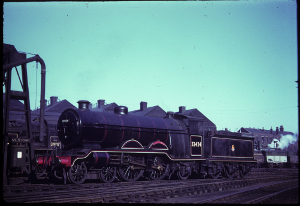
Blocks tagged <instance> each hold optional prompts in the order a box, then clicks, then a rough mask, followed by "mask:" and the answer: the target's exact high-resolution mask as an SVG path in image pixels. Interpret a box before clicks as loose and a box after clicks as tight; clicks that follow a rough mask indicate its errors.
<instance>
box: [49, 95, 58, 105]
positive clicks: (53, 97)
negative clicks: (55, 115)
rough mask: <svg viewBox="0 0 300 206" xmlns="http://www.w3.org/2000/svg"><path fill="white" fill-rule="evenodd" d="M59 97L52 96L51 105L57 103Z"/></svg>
mask: <svg viewBox="0 0 300 206" xmlns="http://www.w3.org/2000/svg"><path fill="white" fill-rule="evenodd" d="M57 99H58V97H55V96H52V97H50V105H51V106H52V105H54V104H55V103H57Z"/></svg>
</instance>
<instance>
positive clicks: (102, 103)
mask: <svg viewBox="0 0 300 206" xmlns="http://www.w3.org/2000/svg"><path fill="white" fill-rule="evenodd" d="M104 103H105V100H104V99H99V100H98V108H101V107H103V106H104Z"/></svg>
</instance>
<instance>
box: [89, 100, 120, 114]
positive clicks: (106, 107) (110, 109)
mask: <svg viewBox="0 0 300 206" xmlns="http://www.w3.org/2000/svg"><path fill="white" fill-rule="evenodd" d="M117 106H118V105H117V104H116V103H114V102H113V103H110V104H106V105H101V106H100V108H99V105H98V106H97V107H95V108H92V109H91V111H98V112H112V113H113V112H114V109H115V107H117Z"/></svg>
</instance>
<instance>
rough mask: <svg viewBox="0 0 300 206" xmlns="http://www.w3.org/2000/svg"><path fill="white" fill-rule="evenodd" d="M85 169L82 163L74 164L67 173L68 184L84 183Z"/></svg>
mask: <svg viewBox="0 0 300 206" xmlns="http://www.w3.org/2000/svg"><path fill="white" fill-rule="evenodd" d="M86 174H87V168H86V166H85V164H84V162H76V163H74V165H73V166H72V167H70V169H69V171H68V177H69V180H70V182H72V183H74V184H81V183H83V182H84V181H85V178H86Z"/></svg>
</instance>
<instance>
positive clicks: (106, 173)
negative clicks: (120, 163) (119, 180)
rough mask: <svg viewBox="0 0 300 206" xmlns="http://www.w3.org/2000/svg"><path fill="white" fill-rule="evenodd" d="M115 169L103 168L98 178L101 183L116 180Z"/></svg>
mask: <svg viewBox="0 0 300 206" xmlns="http://www.w3.org/2000/svg"><path fill="white" fill-rule="evenodd" d="M116 175H117V169H116V168H115V167H103V168H102V170H101V171H100V174H99V178H100V180H101V181H102V182H105V183H110V182H113V181H114V180H115V179H116Z"/></svg>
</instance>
